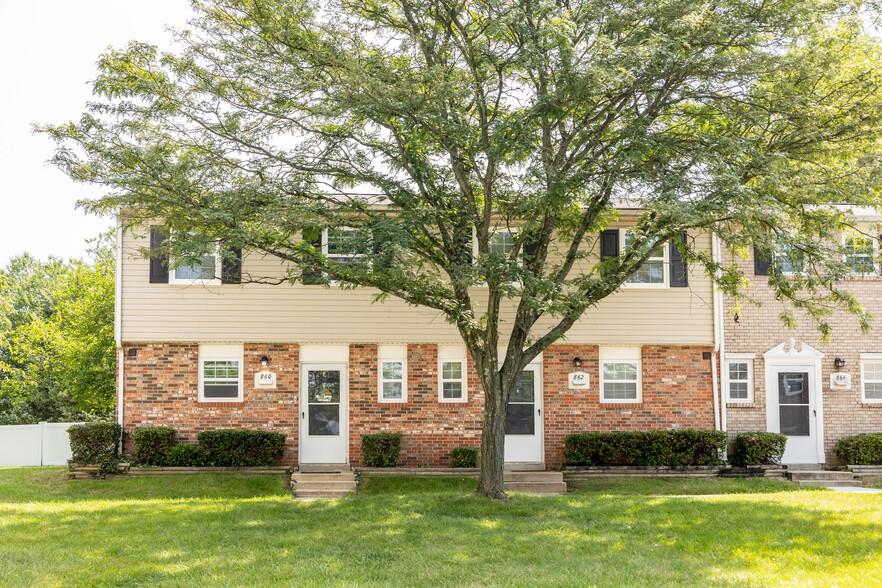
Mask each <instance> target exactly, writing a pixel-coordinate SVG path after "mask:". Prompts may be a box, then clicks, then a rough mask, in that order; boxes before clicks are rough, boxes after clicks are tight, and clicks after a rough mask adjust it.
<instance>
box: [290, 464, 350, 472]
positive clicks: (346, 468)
mask: <svg viewBox="0 0 882 588" xmlns="http://www.w3.org/2000/svg"><path fill="white" fill-rule="evenodd" d="M298 471H299V472H300V473H303V474H307V473H321V474H330V473H340V472H351V471H352V467H351V466H350V465H349V464H348V463H302V464H300V467H299V468H298Z"/></svg>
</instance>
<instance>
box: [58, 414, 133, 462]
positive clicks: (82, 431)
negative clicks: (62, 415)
mask: <svg viewBox="0 0 882 588" xmlns="http://www.w3.org/2000/svg"><path fill="white" fill-rule="evenodd" d="M67 434H68V436H69V437H70V451H71V458H70V461H71V463H80V464H87V463H88V464H92V463H97V464H100V463H104V462H105V461H108V460H112V459H116V458H117V457H118V456H119V453H118V452H117V447H118V445H119V441H120V436H121V435H122V427H120V426H119V424H117V423H86V424H83V425H72V426H71V427H70V428H69V429H68V430H67Z"/></svg>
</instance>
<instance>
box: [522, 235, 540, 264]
mask: <svg viewBox="0 0 882 588" xmlns="http://www.w3.org/2000/svg"><path fill="white" fill-rule="evenodd" d="M538 248H539V238H538V235H536V233H529V234H528V235H527V236H526V237H525V238H524V247H523V253H524V259H525V260H530V259H532V258H533V256H534V255H536V249H538Z"/></svg>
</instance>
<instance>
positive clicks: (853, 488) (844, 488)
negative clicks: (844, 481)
mask: <svg viewBox="0 0 882 588" xmlns="http://www.w3.org/2000/svg"><path fill="white" fill-rule="evenodd" d="M828 488H829V489H830V490H836V491H837V492H855V493H860V494H882V490H879V489H878V488H861V487H860V486H830V487H828Z"/></svg>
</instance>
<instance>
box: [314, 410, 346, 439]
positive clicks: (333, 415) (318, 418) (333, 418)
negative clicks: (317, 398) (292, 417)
mask: <svg viewBox="0 0 882 588" xmlns="http://www.w3.org/2000/svg"><path fill="white" fill-rule="evenodd" d="M309 434H310V435H325V436H329V435H330V436H337V435H339V434H340V405H339V404H314V405H312V406H310V407H309Z"/></svg>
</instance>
